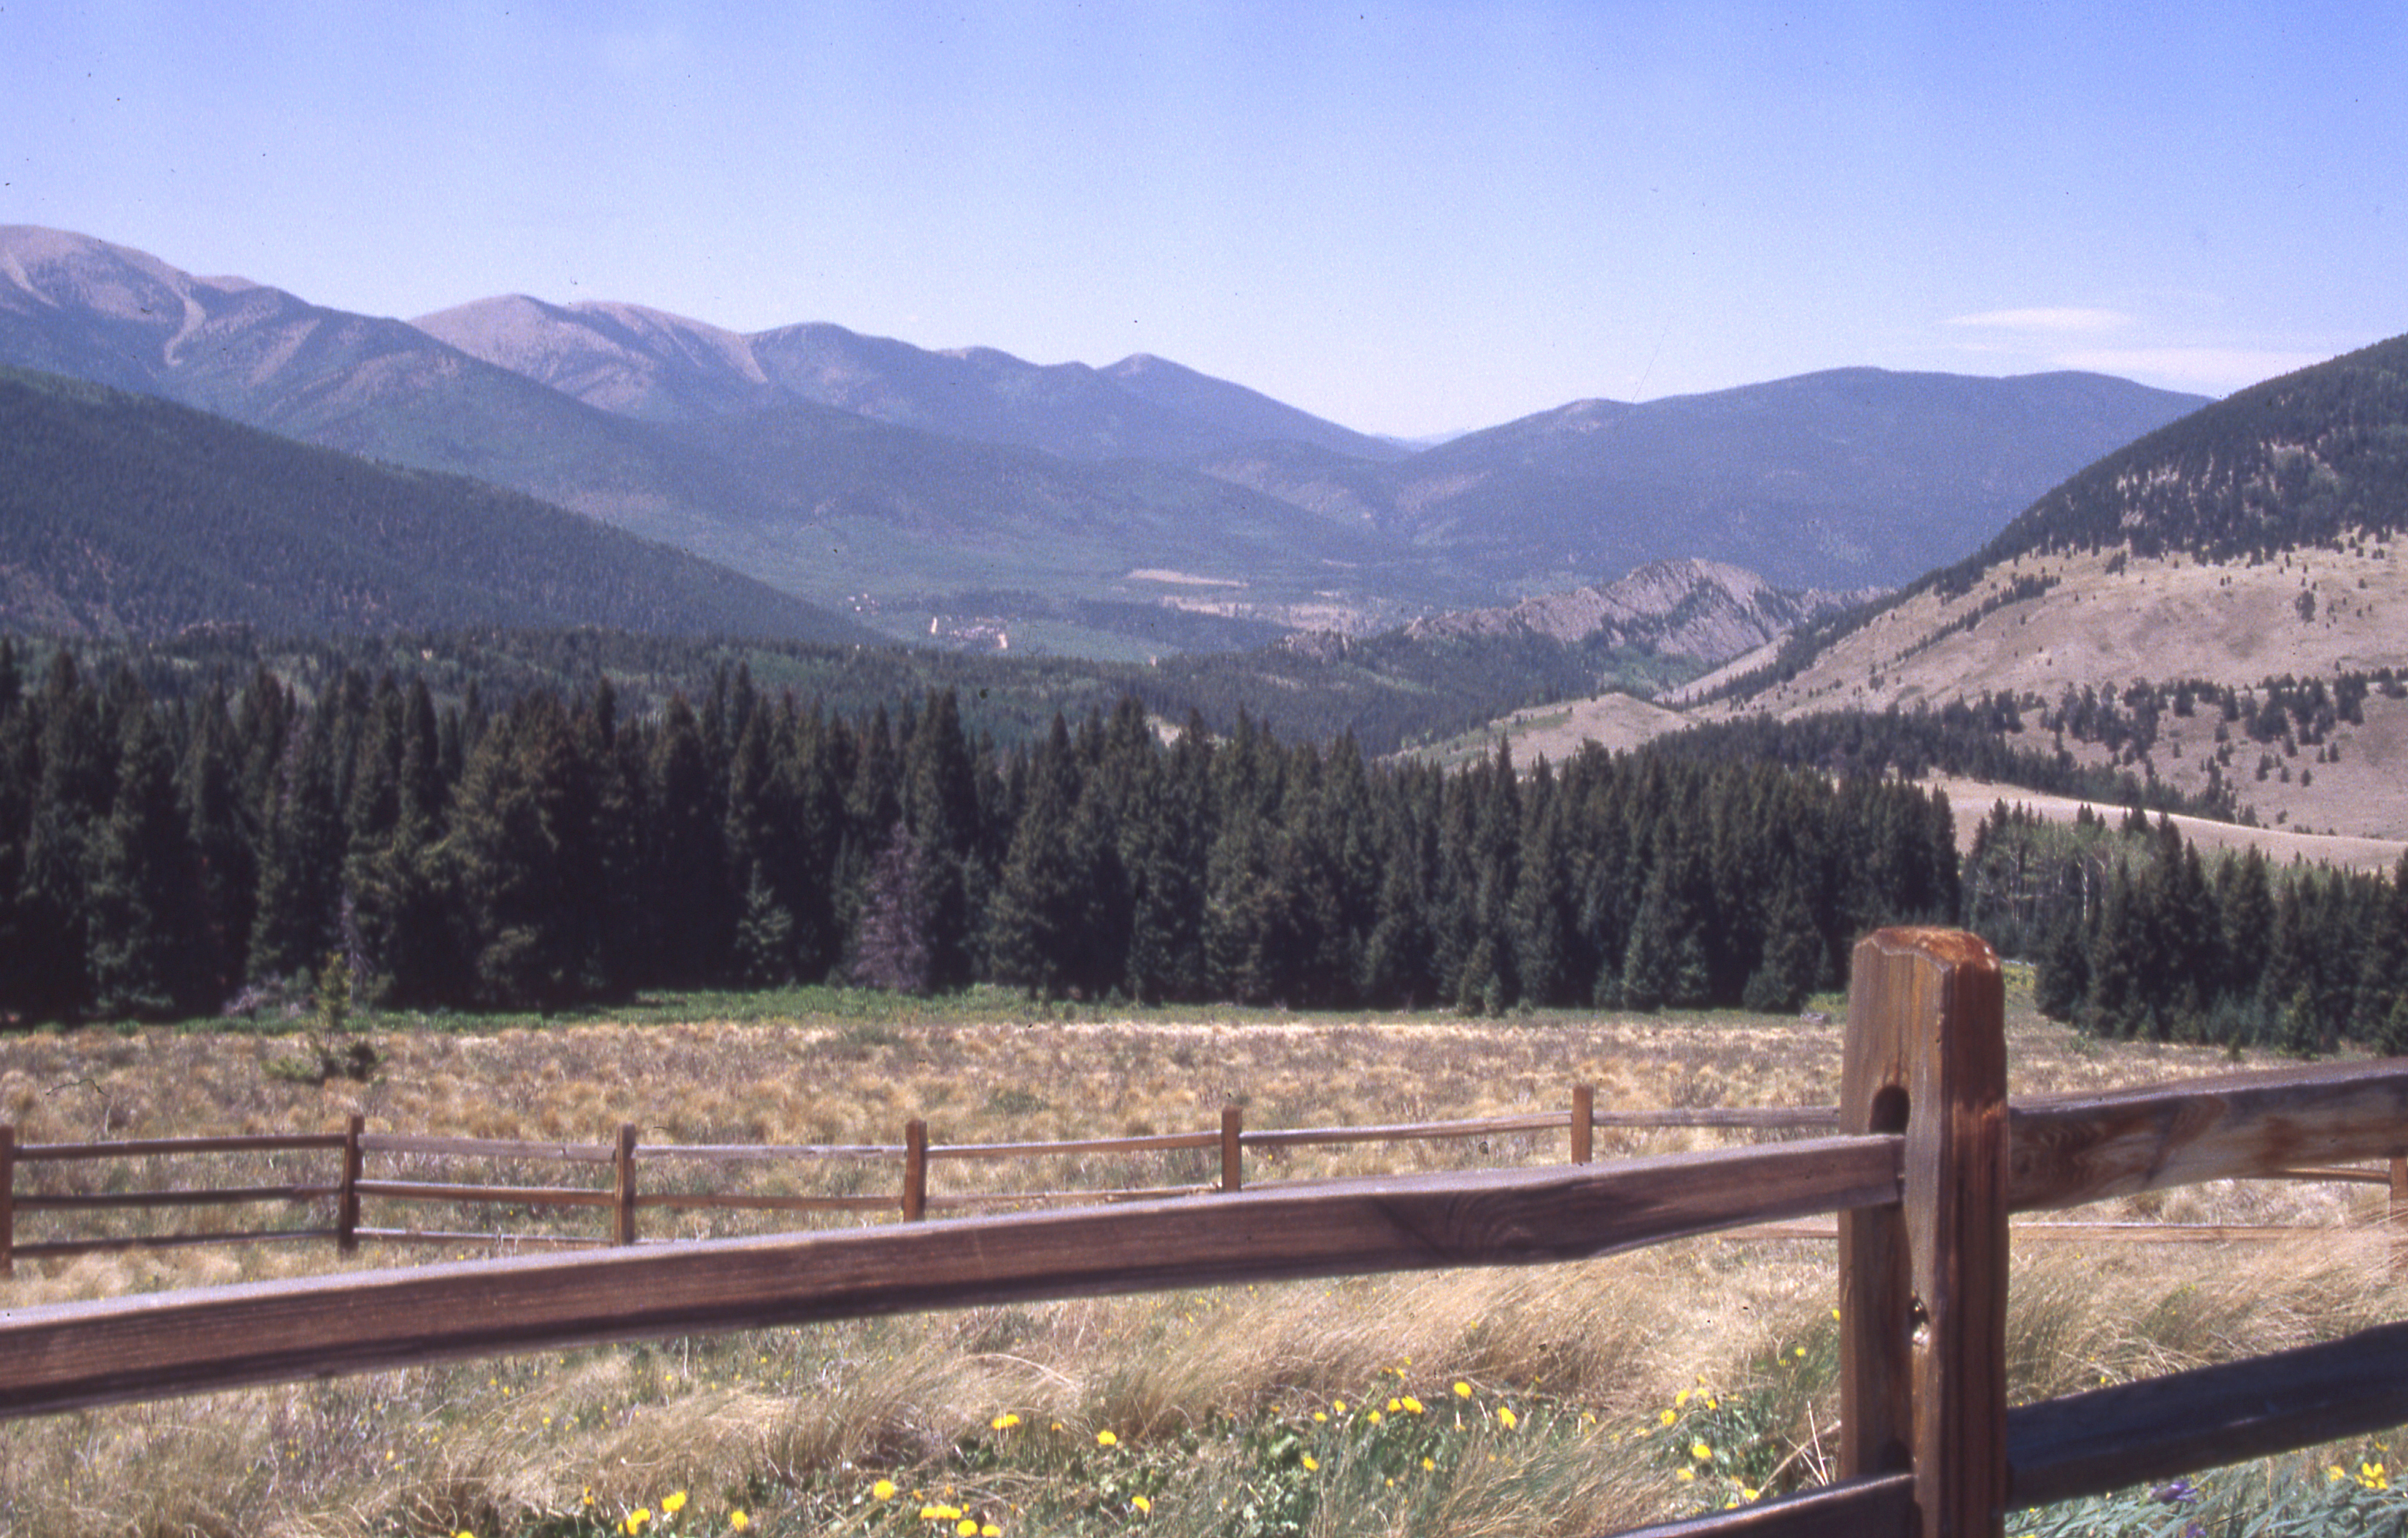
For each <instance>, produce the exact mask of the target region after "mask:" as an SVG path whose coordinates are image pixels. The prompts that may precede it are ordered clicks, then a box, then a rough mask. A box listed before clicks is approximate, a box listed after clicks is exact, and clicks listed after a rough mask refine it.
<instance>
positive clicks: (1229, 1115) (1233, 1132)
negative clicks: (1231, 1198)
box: [1221, 1105, 1246, 1191]
mask: <svg viewBox="0 0 2408 1538" xmlns="http://www.w3.org/2000/svg"><path fill="white" fill-rule="evenodd" d="M1245 1138H1246V1113H1245V1111H1244V1110H1243V1109H1242V1108H1241V1107H1239V1106H1234V1105H1225V1106H1223V1107H1222V1108H1221V1189H1222V1190H1224V1191H1237V1190H1241V1189H1243V1188H1244V1186H1245V1184H1246V1170H1245V1159H1244V1154H1245Z"/></svg>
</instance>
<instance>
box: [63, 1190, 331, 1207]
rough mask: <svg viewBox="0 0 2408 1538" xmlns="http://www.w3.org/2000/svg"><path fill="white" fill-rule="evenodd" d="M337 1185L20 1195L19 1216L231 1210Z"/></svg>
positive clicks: (307, 1197) (306, 1197) (309, 1197)
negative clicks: (196, 1209)
mask: <svg viewBox="0 0 2408 1538" xmlns="http://www.w3.org/2000/svg"><path fill="white" fill-rule="evenodd" d="M340 1194H342V1187H341V1186H217V1187H214V1188H211V1189H206V1190H197V1191H96V1192H94V1193H93V1194H91V1195H89V1196H34V1195H26V1196H21V1197H19V1198H18V1199H17V1210H18V1211H19V1212H21V1213H72V1212H102V1211H111V1210H124V1209H137V1210H138V1209H144V1208H165V1207H231V1206H235V1205H237V1204H239V1203H242V1202H246V1201H314V1200H317V1199H318V1198H320V1197H322V1196H339V1195H340Z"/></svg>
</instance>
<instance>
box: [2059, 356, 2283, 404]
mask: <svg viewBox="0 0 2408 1538" xmlns="http://www.w3.org/2000/svg"><path fill="white" fill-rule="evenodd" d="M2327 356H2329V354H2326V353H2322V352H2263V351H2257V350H2254V349H2249V348H2235V347H2127V348H2098V349H2091V350H2087V351H2083V352H2063V353H2059V354H2057V356H2056V357H2055V358H2054V359H2052V360H2051V361H2052V362H2054V363H2056V364H2057V366H2058V367H2062V368H2083V369H2089V370H2091V371H2093V372H2096V373H2100V374H2120V375H2123V376H2125V377H2126V378H2136V377H2137V378H2143V379H2148V380H2153V381H2157V382H2159V383H2162V384H2166V385H2171V386H2175V387H2179V388H2183V389H2191V390H2201V391H2206V392H2208V393H2211V394H2215V395H2229V394H2231V393H2232V392H2233V391H2235V390H2245V389H2247V388H2248V387H2249V386H2250V385H2253V384H2256V383H2257V382H2258V381H2261V380H2271V379H2272V378H2274V377H2275V376H2276V375H2278V374H2288V373H2290V372H2292V371H2293V370H2294V369H2300V368H2305V367H2308V366H2309V365H2311V364H2318V363H2322V362H2324V361H2325V359H2326V357H2327Z"/></svg>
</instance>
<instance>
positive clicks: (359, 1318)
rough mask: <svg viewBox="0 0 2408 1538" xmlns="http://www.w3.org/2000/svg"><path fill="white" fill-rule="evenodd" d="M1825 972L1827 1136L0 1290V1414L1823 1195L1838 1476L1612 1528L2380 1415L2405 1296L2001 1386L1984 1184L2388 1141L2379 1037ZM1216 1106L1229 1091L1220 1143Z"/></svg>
mask: <svg viewBox="0 0 2408 1538" xmlns="http://www.w3.org/2000/svg"><path fill="white" fill-rule="evenodd" d="M1853 979H1854V981H1853V985H1852V988H1851V992H1850V997H1849V1009H1848V1024H1847V1031H1846V1038H1845V1045H1844V1049H1843V1066H1842V1088H1841V1100H1840V1105H1839V1108H1838V1112H1837V1126H1836V1128H1835V1131H1834V1134H1833V1135H1830V1136H1823V1137H1809V1138H1800V1139H1798V1140H1796V1141H1791V1142H1784V1143H1766V1144H1759V1145H1755V1146H1741V1147H1732V1148H1721V1149H1713V1150H1708V1151H1704V1152H1695V1153H1685V1154H1670V1155H1657V1156H1653V1157H1641V1158H1632V1159H1625V1160H1618V1161H1614V1162H1610V1163H1605V1164H1595V1163H1580V1162H1567V1163H1564V1164H1556V1165H1549V1166H1544V1167H1539V1168H1526V1169H1495V1170H1476V1171H1454V1172H1447V1173H1434V1174H1420V1175H1406V1176H1391V1177H1372V1178H1358V1179H1337V1180H1328V1181H1321V1182H1297V1183H1283V1184H1279V1185H1274V1186H1264V1187H1255V1188H1244V1187H1241V1186H1233V1188H1232V1189H1231V1190H1230V1191H1228V1192H1227V1194H1226V1195H1223V1196H1220V1197H1216V1198H1214V1199H1212V1200H1176V1199H1174V1200H1142V1201H1132V1202H1129V1203H1126V1204H1121V1205H1112V1204H1097V1205H1091V1206H1088V1207H1086V1208H1083V1209H1078V1210H1069V1211H1047V1212H1039V1213H1030V1214H1018V1215H996V1216H973V1217H968V1218H963V1219H960V1220H957V1221H953V1222H948V1223H942V1224H928V1223H910V1224H893V1225H884V1226H880V1227H876V1228H869V1229H856V1230H849V1231H842V1232H821V1233H810V1234H799V1235H781V1236H773V1237H765V1238H752V1239H722V1240H709V1241H699V1242H694V1243H680V1244H639V1245H634V1246H629V1247H621V1248H616V1249H611V1250H608V1251H604V1252H602V1253H598V1254H589V1255H577V1256H532V1257H520V1258H505V1259H494V1260H480V1261H457V1262H451V1263H445V1264H437V1265H431V1266H423V1267H415V1268H406V1269H400V1270H391V1271H382V1272H364V1273H356V1274H350V1275H337V1276H325V1277H315V1278H307V1279H299V1280H292V1281H280V1282H269V1283H255V1284H251V1285H247V1286H238V1287H225V1288H217V1289H208V1288H203V1289H194V1290H191V1291H185V1292H175V1293H164V1294H151V1295H147V1296H140V1297H131V1298H123V1299H113V1300H108V1301H99V1302H87V1303H66V1304H54V1305H47V1306H43V1307H36V1308H26V1309H6V1308H0V1417H5V1416H29V1415H43V1414H51V1413H56V1412H60V1411H65V1410H71V1409H76V1408H79V1407H83V1406H90V1405H100V1404H109V1403H120V1402H128V1401H140V1400H148V1399H157V1398H163V1397H166V1396H170V1395H177V1394H187V1393H199V1392H205V1391H209V1390H215V1389H222V1388H228V1387H240V1386H244V1385H251V1384H263V1383H275V1382H284V1381H291V1380H295V1379H301V1378H308V1377H320V1376H326V1375H330V1374H335V1373H353V1372H368V1371H376V1370H381V1369H390V1368H395V1367H403V1366H409V1365H414V1364H418V1363H424V1362H433V1361H444V1360H457V1359H462V1358H475V1357H483V1356H494V1355H500V1354H505V1353H511V1352H524V1351H535V1350H546V1349H555V1348H560V1347H566V1346H573V1345H583V1344H596V1343H602V1342H609V1341H624V1340H637V1339H654V1338H663V1337H673V1336H677V1335H683V1334H690V1333H695V1332H702V1331H711V1330H739V1329H757V1328H769V1327H776V1326H782V1325H790V1324H797V1323H804V1322H810V1321H816V1320H825V1319H838V1318H854V1317H862V1316H866V1315H883V1314H896V1313H905V1312H911V1311H916V1310H922V1309H930V1308H946V1307H963V1306H969V1305H977V1304H990V1303H1004V1302H1020V1301H1038V1300H1045V1299H1057V1298H1068V1297H1079V1296H1088V1295H1095V1294H1103V1293H1115V1292H1136V1291H1144V1290H1151V1289H1161V1288H1173V1287H1190V1286H1221V1285H1230V1284H1236V1283H1253V1282H1271V1281H1288V1280H1299V1279H1308V1278H1329V1277H1338V1276H1352V1275H1369V1274H1374V1273H1379V1272H1397V1271H1412V1270H1432V1269H1441V1268H1447V1267H1455V1266H1473V1265H1517V1264H1533V1263H1543V1262H1555V1261H1565V1260H1577V1259H1584V1258H1592V1257H1595V1256H1599V1255H1605V1254H1610V1253H1613V1252H1615V1251H1620V1250H1627V1249H1631V1248H1636V1247H1639V1246H1642V1245H1647V1244H1655V1243H1665V1242H1668V1241H1671V1240H1675V1239H1682V1238H1687V1237H1691V1236H1695V1235H1699V1234H1707V1233H1713V1232H1716V1231H1721V1230H1727V1229H1736V1228H1741V1227H1743V1226H1746V1225H1750V1224H1760V1223H1766V1222H1775V1223H1781V1222H1792V1221H1796V1220H1798V1219H1801V1218H1807V1217H1813V1216H1816V1215H1830V1214H1836V1215H1838V1223H1839V1226H1838V1229H1837V1234H1836V1239H1837V1244H1836V1247H1837V1254H1838V1265H1839V1276H1838V1298H1837V1301H1838V1309H1839V1315H1840V1384H1841V1389H1840V1391H1841V1425H1840V1430H1839V1433H1838V1448H1839V1469H1840V1477H1839V1479H1838V1480H1837V1482H1836V1483H1834V1484H1832V1485H1830V1486H1828V1487H1825V1488H1820V1489H1815V1490H1812V1491H1808V1492H1805V1493H1802V1494H1799V1495H1794V1496H1789V1497H1785V1498H1783V1499H1779V1500H1774V1501H1769V1502H1762V1503H1760V1504H1757V1505H1754V1506H1749V1507H1743V1508H1740V1509H1738V1510H1735V1511H1729V1512H1724V1513H1718V1514H1715V1515H1713V1516H1702V1517H1697V1518H1693V1519H1691V1520H1689V1521H1685V1522H1678V1523H1673V1524H1670V1525H1669V1526H1665V1527H1660V1528H1654V1529H1648V1530H1645V1531H1647V1532H1648V1533H1651V1534H1655V1535H1657V1538H1670V1535H1673V1534H1737V1533H1750V1534H1808V1533H1828V1532H1848V1533H1857V1534H1867V1535H1873V1538H1888V1535H1896V1538H1916V1535H1919V1538H1963V1535H1976V1534H1981V1535H1997V1534H2000V1533H2001V1532H2002V1531H2003V1520H2004V1516H2005V1514H2006V1512H2007V1511H2008V1510H2010V1509H2019V1508H2023V1507H2028V1506H2034V1505H2042V1504H2046V1503H2049V1502H2057V1501H2061V1500H2066V1499H2070V1498H2072V1497H2076V1496H2081V1495H2085V1494H2095V1493H2101V1492H2104V1491H2107V1490H2112V1489H2116V1488H2123V1487H2126V1486H2129V1485H2132V1484H2135V1483H2140V1482H2143V1481H2154V1480H2158V1479H2166V1478H2171V1477H2172V1476H2174V1475H2177V1474H2181V1473H2190V1472H2193V1471H2196V1470H2199V1469H2202V1468H2208V1467H2213V1466H2215V1465H2218V1464H2222V1463H2229V1462H2234V1461H2239V1460H2241V1459H2249V1458H2256V1457H2261V1456H2267V1455H2271V1454H2274V1453H2279V1452H2284V1451H2288V1450H2291V1449H2295V1448H2299V1447H2304V1446H2311V1445H2316V1444H2319V1443H2323V1442H2329V1441H2333V1440H2339V1439H2343V1438H2348V1437H2353V1436H2358V1435H2363V1434H2367V1433H2370V1432H2373V1431H2377V1430H2384V1429H2386V1428H2388V1427H2391V1426H2394V1425H2398V1424H2400V1423H2401V1422H2403V1421H2408V1323H2395V1324H2389V1325H2383V1326H2378V1327H2376V1328H2374V1329H2372V1330H2362V1331H2360V1332H2358V1333H2357V1334H2355V1335H2351V1336H2349V1337H2346V1338H2344V1339H2343V1340H2339V1341H2334V1342H2329V1343H2326V1344H2319V1345H2314V1346H2306V1347H2300V1348H2298V1349H2294V1350H2288V1351H2282V1352H2276V1353H2273V1354H2271V1355H2268V1356H2262V1357H2257V1358H2250V1359H2247V1360H2242V1361H2236V1362H2231V1363H2227V1364H2223V1365H2219V1366H2214V1367H2208V1368H2200V1369H2196V1370H2193V1371H2189V1372H2184V1373H2170V1374H2167V1375H2165V1376H2162V1377H2157V1378H2153V1379H2147V1380H2143V1381H2140V1382H2135V1383H2128V1384H2121V1385H2116V1386H2113V1387H2101V1388H2099V1389H2096V1390H2093V1391H2090V1392H2087V1393H2082V1394H2075V1395H2071V1396H2068V1397H2065V1398H2061V1399H2055V1400H2050V1401H2044V1402H2042V1403H2037V1404H2025V1405H2017V1406H2013V1407H2010V1406H2009V1405H2008V1403H2007V1400H2006V1310H2007V1255H2008V1246H2009V1243H2010V1240H2009V1229H2008V1217H2009V1215H2011V1214H2014V1213H2019V1212H2036V1211H2049V1210H2058V1209H2063V1208H2068V1207H2073V1206H2079V1205H2082V1204H2085V1203H2088V1202H2093V1201H2098V1200H2105V1199H2107V1198H2111V1197H2115V1196H2121V1195H2127V1194H2132V1193H2137V1192H2143V1191H2150V1190H2159V1189H2165V1188H2169V1187H2172V1186H2184V1185H2189V1184H2196V1183H2200V1182H2205V1181H2214V1180H2229V1179H2245V1178H2262V1177H2266V1176H2270V1175H2275V1174H2279V1173H2282V1172H2285V1171H2296V1170H2298V1169H2300V1167H2301V1166H2303V1165H2324V1166H2329V1165H2338V1164H2346V1163H2351V1162H2356V1161H2365V1160H2391V1161H2393V1162H2392V1169H2393V1170H2394V1171H2397V1170H2399V1168H2400V1165H2399V1162H2398V1161H2399V1159H2400V1158H2401V1155H2402V1154H2403V1152H2408V1059H2391V1060H2387V1061H2384V1062H2378V1063H2373V1064H2362V1065H2346V1066H2344V1065H2324V1066H2317V1067H2308V1068H2295V1069H2282V1070H2274V1071H2264V1072H2257V1073H2240V1074H2232V1075H2227V1076H2222V1077H2217V1078H2211V1079H2200V1080H2193V1081H2189V1082H2186V1083H2178V1084H2171V1085H2148V1086H2144V1087H2140V1088H2133V1089H2124V1090H2115V1091H2109V1092H2103V1093H2086V1094H2079V1095H2063V1096H2051V1097H2044V1098H2037V1099H2030V1100H2020V1101H2011V1100H2009V1099H2008V1097H2007V1093H2006V1052H2005V1044H2004V1043H2005V1039H2004V1032H2003V999H2002V989H2001V985H2000V970H1999V965H1998V958H1997V956H1995V955H1994V954H1993V953H1992V952H1991V951H1990V949H1989V947H1988V946H1987V945H1985V943H1983V942H1982V941H1980V940H1978V939H1976V938H1975V937H1973V936H1971V935H1969V934H1964V933H1961V932H1958V931H1954V930H1942V929H1889V930H1883V931H1881V932H1879V933H1876V934H1874V935H1872V936H1871V937H1869V938H1867V939H1866V940H1865V941H1862V942H1861V943H1860V944H1859V945H1858V946H1857V948H1856V956H1855V967H1854V972H1853ZM346 1136H347V1137H348V1136H349V1135H348V1134H347V1135H346ZM1246 1136H1248V1134H1246V1133H1244V1131H1243V1129H1242V1128H1241V1127H1237V1126H1236V1125H1235V1124H1229V1126H1228V1127H1227V1128H1225V1143H1224V1146H1225V1147H1226V1146H1228V1145H1229V1144H1230V1143H1233V1142H1234V1143H1235V1144H1236V1145H1237V1146H1238V1147H1240V1148H1242V1146H1243V1139H1244V1138H1245V1137H1246ZM357 1142H358V1140H356V1139H353V1140H351V1143H350V1144H347V1160H348V1149H349V1147H350V1146H355V1145H356V1143H357ZM621 1142H622V1144H623V1145H624V1144H625V1143H627V1142H628V1140H627V1139H625V1138H624V1137H623V1138H622V1140H621ZM1057 1146H1058V1145H1057ZM929 1152H932V1151H929V1150H926V1149H925V1147H924V1149H923V1153H924V1155H925V1154H926V1153H929ZM924 1168H925V1165H924ZM924 1210H925V1209H924ZM2017 1231H2018V1232H2019V1233H2020V1232H2028V1231H2029V1230H2028V1229H2018V1230H2017Z"/></svg>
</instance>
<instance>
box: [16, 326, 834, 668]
mask: <svg viewBox="0 0 2408 1538" xmlns="http://www.w3.org/2000/svg"><path fill="white" fill-rule="evenodd" d="M0 624H6V625H8V626H9V627H11V628H22V629H32V630H40V631H44V632H47V633H49V634H52V635H61V636H85V637H121V636H131V637H160V636H171V635H177V634H179V633H182V632H185V631H188V630H192V629H195V628H208V627H214V626H229V625H238V626H248V627H250V628H252V629H255V630H259V631H263V632H267V633H271V634H274V633H281V634H287V635H292V634H325V633H328V632H346V631H376V630H382V631H391V630H437V629H441V630H460V629H467V628H491V627H494V626H503V625H507V626H513V627H529V626H568V625H605V626H609V627H613V628H619V629H626V630H638V631H646V632H652V633H656V634H664V635H688V636H702V635H710V634H733V635H744V636H757V637H763V638H778V639H783V640H812V641H821V642H852V643H855V644H860V643H864V642H872V641H876V640H879V639H880V638H878V637H877V636H876V635H874V634H873V633H871V632H870V631H868V630H867V629H865V628H864V627H862V626H861V625H856V624H854V623H853V622H852V621H850V620H847V619H844V618H841V617H839V616H838V615H836V614H834V613H831V612H829V611H825V610H823V609H820V608H817V607H816V606H814V605H811V604H809V603H806V602H804V601H803V600H802V599H799V598H796V597H794V596H793V595H791V594H787V593H781V592H779V591H778V590H777V589H775V588H772V587H769V586H768V585H767V584H766V583H762V582H755V581H753V579H751V578H749V577H745V576H742V575H740V574H738V573H737V572H734V571H731V570H728V569H727V568H724V567H718V566H713V565H711V564H710V562H707V561H704V560H701V559H699V558H698V557H695V556H693V555H689V554H686V553H684V552H682V551H677V550H671V549H668V548H667V547H665V546H662V545H658V544H653V543H651V542H649V541H647V540H642V539H637V538H635V537H634V536H632V535H629V534H626V533H624V532H622V531H621V530H618V529H614V528H610V527H609V526H607V525H601V524H597V523H595V522H594V521H593V520H592V519H590V518H585V517H581V516H580V515H579V514H576V513H573V512H569V511H567V510H565V509H562V508H556V507H552V506H550V505H549V504H546V503H542V502H538V501H536V500H535V499H534V498H532V497H529V496H524V495H523V494H521V493H518V492H511V491H503V490H500V489H497V488H495V487H493V486H489V485H485V484H483V483H481V482H474V481H469V480H466V479H464V478H462V477H459V476H450V475H437V474H434V473H431V472H428V471H423V470H409V469H403V468H399V467H394V466H390V465H380V464H378V463H375V462H373V461H370V460H364V459H360V458H358V457H356V456H354V455H351V454H345V453H337V452H336V451H334V450H331V449H321V448H317V447H314V446H312V445H309V444H306V443H296V442H294V440H293V439H291V438H282V437H279V436H278V435H276V434H273V433H265V432H261V431H259V430H257V429H256V428H251V427H245V426H243V425H241V424H238V423H234V422H229V421H227V420H226V419H224V418H222V417H217V416H212V415H210V414H208V412H205V411H197V410H193V409H192V408H190V407H184V406H178V405H175V404H173V403H172V402H168V401H163V400H159V399H156V398H154V397H151V396H148V395H135V394H132V393H129V392H125V391H120V390H113V389H110V388H108V386H105V385H98V384H93V383H91V382H89V381H82V380H71V379H66V378H64V377H62V376H59V375H55V374H39V373H34V372H31V371H28V370H24V369H17V368H7V367H0Z"/></svg>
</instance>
